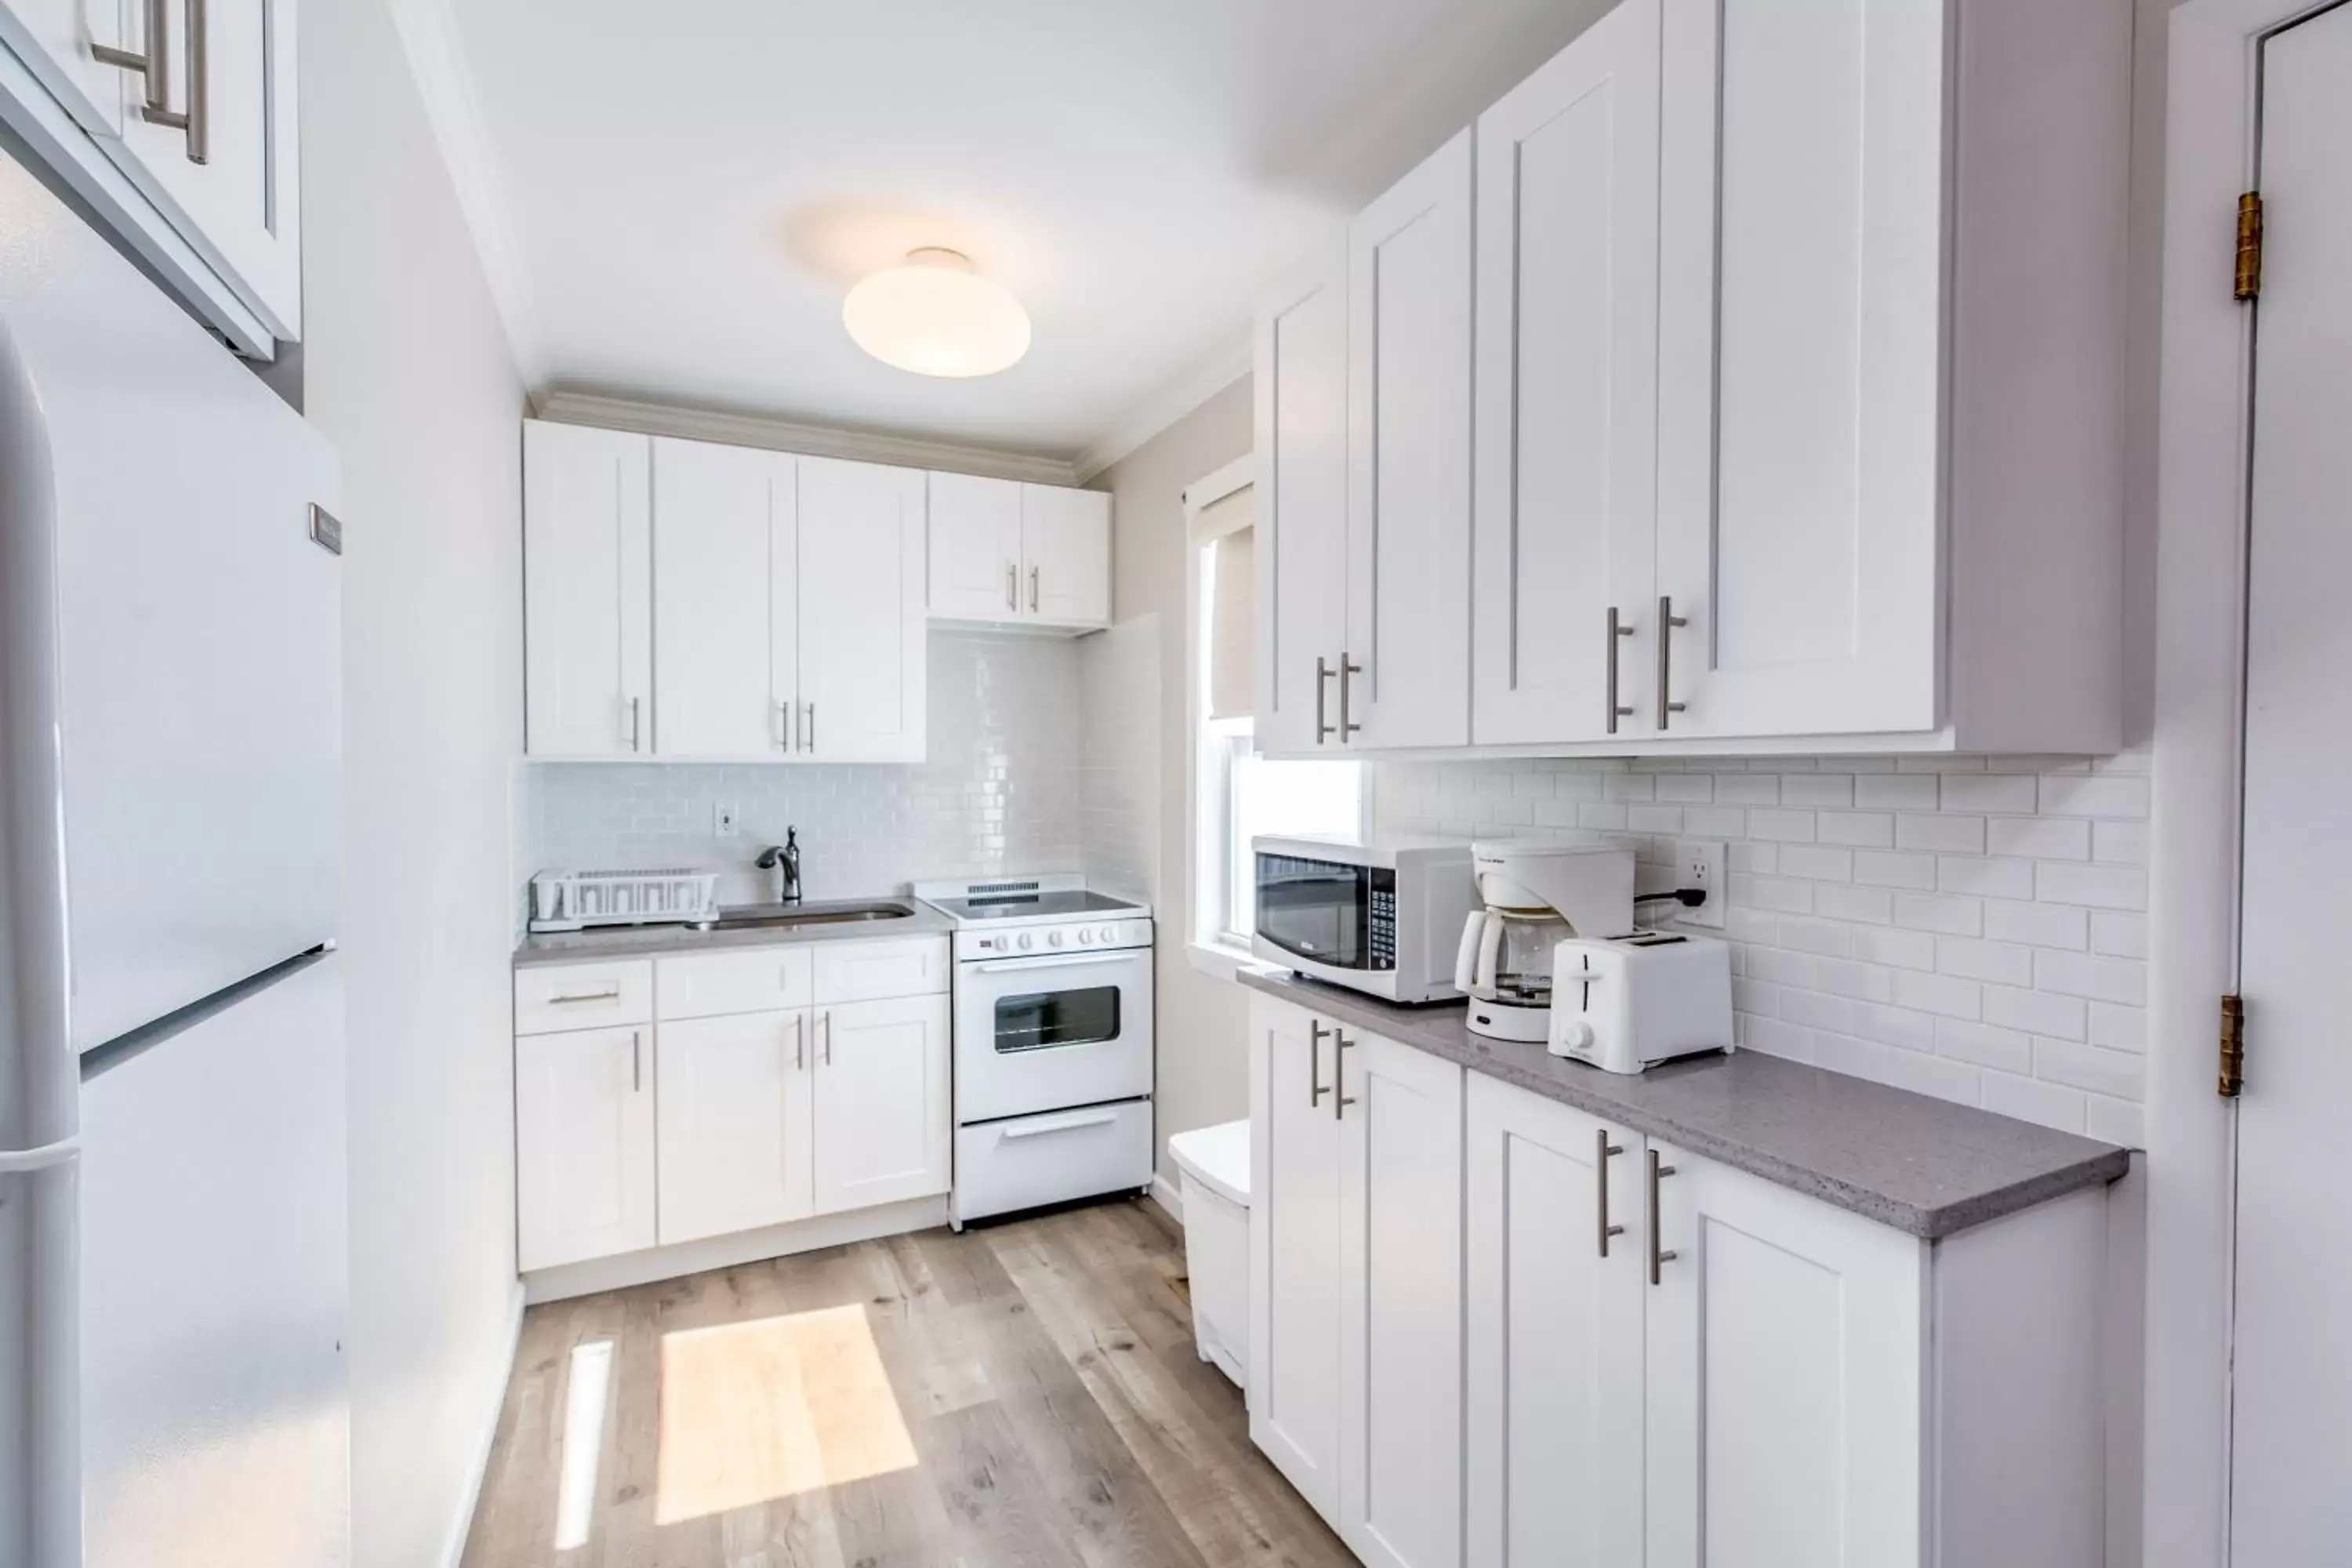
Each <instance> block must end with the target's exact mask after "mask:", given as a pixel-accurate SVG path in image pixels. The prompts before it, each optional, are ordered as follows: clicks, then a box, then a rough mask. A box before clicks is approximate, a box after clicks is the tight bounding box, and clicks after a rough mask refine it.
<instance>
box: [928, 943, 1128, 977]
mask: <svg viewBox="0 0 2352 1568" xmlns="http://www.w3.org/2000/svg"><path fill="white" fill-rule="evenodd" d="M1150 956H1151V950H1150V948H1148V947H1130V948H1128V949H1126V950H1124V951H1122V952H1048V953H1041V954H1039V955H1038V956H1036V957H1034V958H993V959H990V960H988V961H986V962H985V963H967V964H965V965H964V967H965V968H966V969H969V970H971V972H972V973H975V974H996V973H1002V972H1003V971H1005V970H1008V969H1049V968H1059V967H1062V966H1064V965H1067V964H1074V963H1133V962H1134V961H1136V960H1137V959H1144V960H1147V961H1148V960H1149V959H1150Z"/></svg>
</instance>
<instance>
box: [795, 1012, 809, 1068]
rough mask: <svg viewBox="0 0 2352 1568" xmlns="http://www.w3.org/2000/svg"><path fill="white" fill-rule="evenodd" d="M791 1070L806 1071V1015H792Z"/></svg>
mask: <svg viewBox="0 0 2352 1568" xmlns="http://www.w3.org/2000/svg"><path fill="white" fill-rule="evenodd" d="M793 1071H794V1072H806V1071H808V1015H807V1014H806V1013H795V1014H793Z"/></svg>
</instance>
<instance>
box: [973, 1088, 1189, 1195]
mask: <svg viewBox="0 0 2352 1568" xmlns="http://www.w3.org/2000/svg"><path fill="white" fill-rule="evenodd" d="M1151 1174H1152V1172H1151V1102H1150V1100H1122V1101H1120V1102H1119V1103H1118V1104H1116V1105H1090V1106H1086V1107H1083V1108H1082V1109H1079V1110H1053V1111H1047V1112H1046V1113H1045V1114H1044V1115H1042V1116H1018V1117H1013V1118H1011V1119H1010V1120H1007V1121H989V1122H983V1123H982V1125H980V1126H978V1127H959V1128H957V1129H956V1163H955V1204H954V1214H955V1218H956V1221H957V1222H958V1223H959V1224H961V1222H963V1221H965V1220H968V1219H984V1218H986V1217H987V1216H988V1215H999V1214H1010V1213H1012V1212H1013V1210H1015V1209H1026V1208H1035V1207H1036V1206H1037V1205H1040V1204H1058V1203H1066V1202H1068V1201H1069V1200H1071V1199H1073V1198H1085V1197H1094V1196H1096V1195H1097V1194H1103V1193H1117V1192H1141V1191H1142V1190H1143V1189H1144V1188H1146V1187H1149V1186H1150V1185H1151Z"/></svg>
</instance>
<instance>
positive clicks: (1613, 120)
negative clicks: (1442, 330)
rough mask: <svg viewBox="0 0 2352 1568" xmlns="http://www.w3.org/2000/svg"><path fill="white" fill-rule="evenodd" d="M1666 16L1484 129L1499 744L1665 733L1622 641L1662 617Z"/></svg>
mask: <svg viewBox="0 0 2352 1568" xmlns="http://www.w3.org/2000/svg"><path fill="white" fill-rule="evenodd" d="M1659 5H1660V0H1625V3H1624V4H1623V5H1619V6H1618V7H1617V8H1616V9H1615V10H1613V11H1612V12H1610V13H1609V14H1608V15H1607V16H1603V17H1602V18H1601V20H1600V21H1598V22H1596V23H1594V24H1593V25H1592V26H1591V30H1590V31H1588V32H1586V33H1585V34H1584V36H1583V37H1580V38H1579V39H1577V41H1576V42H1575V43H1573V44H1570V46H1569V47H1567V48H1566V49H1565V50H1563V51H1562V52H1561V53H1560V54H1559V56H1558V57H1556V58H1554V59H1552V61H1551V62H1550V63H1549V64H1548V65H1546V66H1545V67H1543V68H1542V69H1540V70H1538V71H1537V72H1536V74H1535V75H1533V76H1531V77H1529V78H1528V79H1527V80H1526V81H1525V82H1523V83H1521V84H1520V85H1519V86H1518V87H1517V89H1514V90H1513V91H1512V92H1511V94H1510V95H1509V96H1508V97H1507V98H1505V99H1504V100H1502V101H1501V102H1500V103H1498V104H1496V106H1495V107H1494V108H1492V109H1490V110H1487V111H1486V114H1484V115H1483V116H1481V117H1480V119H1479V121H1478V331H1477V336H1478V408H1479V419H1478V425H1477V471H1478V483H1477V531H1476V534H1477V539H1476V550H1475V556H1476V562H1475V574H1476V581H1475V603H1476V605H1477V616H1476V627H1477V634H1476V636H1477V643H1476V663H1475V668H1476V690H1475V700H1474V704H1473V706H1474V717H1473V723H1472V738H1473V739H1474V740H1475V741H1477V742H1480V743H1483V744H1507V743H1511V742H1540V741H1569V740H1578V741H1598V740H1602V739H1604V738H1606V737H1607V736H1609V735H1612V734H1617V733H1620V732H1632V733H1643V734H1646V733H1648V732H1649V731H1651V729H1652V728H1653V725H1652V722H1651V719H1652V717H1653V715H1652V714H1651V713H1650V712H1649V710H1647V709H1646V708H1645V707H1644V706H1643V700H1644V699H1645V698H1646V697H1647V696H1648V695H1649V693H1650V688H1651V685H1652V681H1651V679H1650V678H1649V676H1648V675H1647V674H1646V673H1645V672H1644V670H1643V668H1641V665H1640V661H1639V660H1638V659H1637V658H1633V656H1632V653H1631V650H1630V649H1629V648H1628V647H1625V646H1623V645H1625V644H1626V643H1627V642H1628V641H1629V640H1630V639H1627V638H1625V637H1619V636H1618V634H1617V633H1616V632H1615V631H1613V630H1612V617H1613V624H1615V625H1622V626H1646V625H1648V624H1649V622H1650V619H1651V616H1652V615H1653V612H1654V589H1653V586H1652V584H1653V580H1654V544H1655V521H1656V507H1657V429H1658V422H1657V314H1658V301H1657V271H1658V73H1659V63H1658V45H1659V26H1660V20H1659V18H1660V10H1659ZM1612 639H1614V643H1613V644H1612ZM1612 646H1613V647H1614V648H1615V652H1614V654H1613V657H1612V656H1605V655H1603V654H1602V652H1601V650H1603V649H1606V648H1611V647H1612ZM1612 665H1613V667H1614V668H1615V671H1616V674H1617V680H1616V689H1615V691H1614V692H1613V693H1612V690H1611V689H1610V687H1611V682H1610V679H1609V677H1610V673H1611V669H1612ZM1627 708H1631V709H1633V710H1634V711H1633V713H1631V714H1628V713H1625V712H1623V711H1622V710H1623V709H1627Z"/></svg>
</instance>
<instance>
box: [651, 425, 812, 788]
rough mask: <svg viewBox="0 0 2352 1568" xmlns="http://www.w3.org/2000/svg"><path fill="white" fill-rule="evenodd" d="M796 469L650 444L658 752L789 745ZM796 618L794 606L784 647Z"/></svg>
mask: <svg viewBox="0 0 2352 1568" xmlns="http://www.w3.org/2000/svg"><path fill="white" fill-rule="evenodd" d="M653 497H654V500H653V509H654V510H653V555H654V574H653V581H654V704H653V742H654V750H655V751H656V752H658V753H660V754H661V755H664V756H677V757H774V756H779V755H782V754H783V753H784V752H785V749H786V747H787V746H788V745H789V743H790V742H791V738H792V737H791V731H790V726H789V724H788V722H787V715H786V705H787V704H789V703H791V702H792V700H793V698H794V697H795V696H796V695H797V693H795V692H793V690H792V689H790V688H789V687H787V688H784V689H777V688H776V686H775V685H774V679H775V676H776V674H777V673H778V670H777V663H776V659H775V658H774V657H773V655H774V646H775V643H776V641H777V631H778V626H777V617H776V616H775V614H774V610H773V604H774V596H773V589H774V587H775V585H776V582H777V577H778V571H779V566H780V564H782V563H789V562H790V561H791V560H792V557H793V551H794V549H795V529H794V527H793V497H794V489H793V458H790V457H786V456H783V455H782V454H779V453H775V452H763V451H754V450H751V449H747V448H744V447H714V446H710V445H708V444H706V443H703V442H699V441H674V440H669V439H667V438H664V439H659V440H656V441H655V442H654V444H653ZM783 571H784V575H785V576H786V577H787V578H789V576H790V568H789V566H788V565H785V566H784V567H783ZM790 616H791V611H790V610H789V608H788V609H787V610H786V612H785V620H786V625H785V626H784V627H783V631H784V634H785V635H784V637H783V640H784V641H785V642H787V643H789V642H790V640H791V637H790V630H791V628H790V625H789V621H790Z"/></svg>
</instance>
